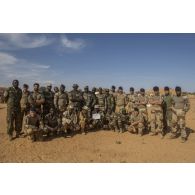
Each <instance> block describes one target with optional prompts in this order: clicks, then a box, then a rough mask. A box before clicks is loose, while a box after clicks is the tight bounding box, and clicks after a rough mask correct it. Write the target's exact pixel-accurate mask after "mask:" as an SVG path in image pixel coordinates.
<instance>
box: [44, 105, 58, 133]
mask: <svg viewBox="0 0 195 195" xmlns="http://www.w3.org/2000/svg"><path fill="white" fill-rule="evenodd" d="M57 116H58V115H57V114H56V113H55V110H54V108H50V110H49V113H48V114H47V115H46V116H45V120H44V128H43V131H44V133H46V134H47V135H48V136H49V135H51V136H52V135H54V134H56V133H57V132H58V131H59V127H60V120H59V117H57Z"/></svg>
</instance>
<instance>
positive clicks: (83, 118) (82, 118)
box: [79, 106, 89, 135]
mask: <svg viewBox="0 0 195 195" xmlns="http://www.w3.org/2000/svg"><path fill="white" fill-rule="evenodd" d="M88 119H89V109H88V107H86V106H84V107H83V108H82V111H81V112H80V114H79V126H80V129H81V132H82V134H83V135H85V134H86V130H87V128H88Z"/></svg>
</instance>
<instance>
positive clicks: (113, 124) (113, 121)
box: [106, 111, 118, 131]
mask: <svg viewBox="0 0 195 195" xmlns="http://www.w3.org/2000/svg"><path fill="white" fill-rule="evenodd" d="M117 119H118V118H117V115H116V113H114V112H112V111H110V112H107V113H106V124H107V126H108V129H110V130H113V131H116V130H118V123H117Z"/></svg>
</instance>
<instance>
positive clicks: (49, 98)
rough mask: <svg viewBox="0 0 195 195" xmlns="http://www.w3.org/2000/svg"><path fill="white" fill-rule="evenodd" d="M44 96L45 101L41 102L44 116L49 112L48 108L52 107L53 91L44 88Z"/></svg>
mask: <svg viewBox="0 0 195 195" xmlns="http://www.w3.org/2000/svg"><path fill="white" fill-rule="evenodd" d="M44 98H45V102H44V104H43V116H44V117H45V116H46V115H47V114H48V113H49V110H50V108H53V107H54V92H53V91H49V90H48V89H46V90H45V91H44Z"/></svg>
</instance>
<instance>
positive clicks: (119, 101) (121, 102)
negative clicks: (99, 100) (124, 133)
mask: <svg viewBox="0 0 195 195" xmlns="http://www.w3.org/2000/svg"><path fill="white" fill-rule="evenodd" d="M125 106H126V95H125V94H124V93H123V88H122V87H119V88H118V94H117V95H116V113H119V112H120V110H121V109H125Z"/></svg>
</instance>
